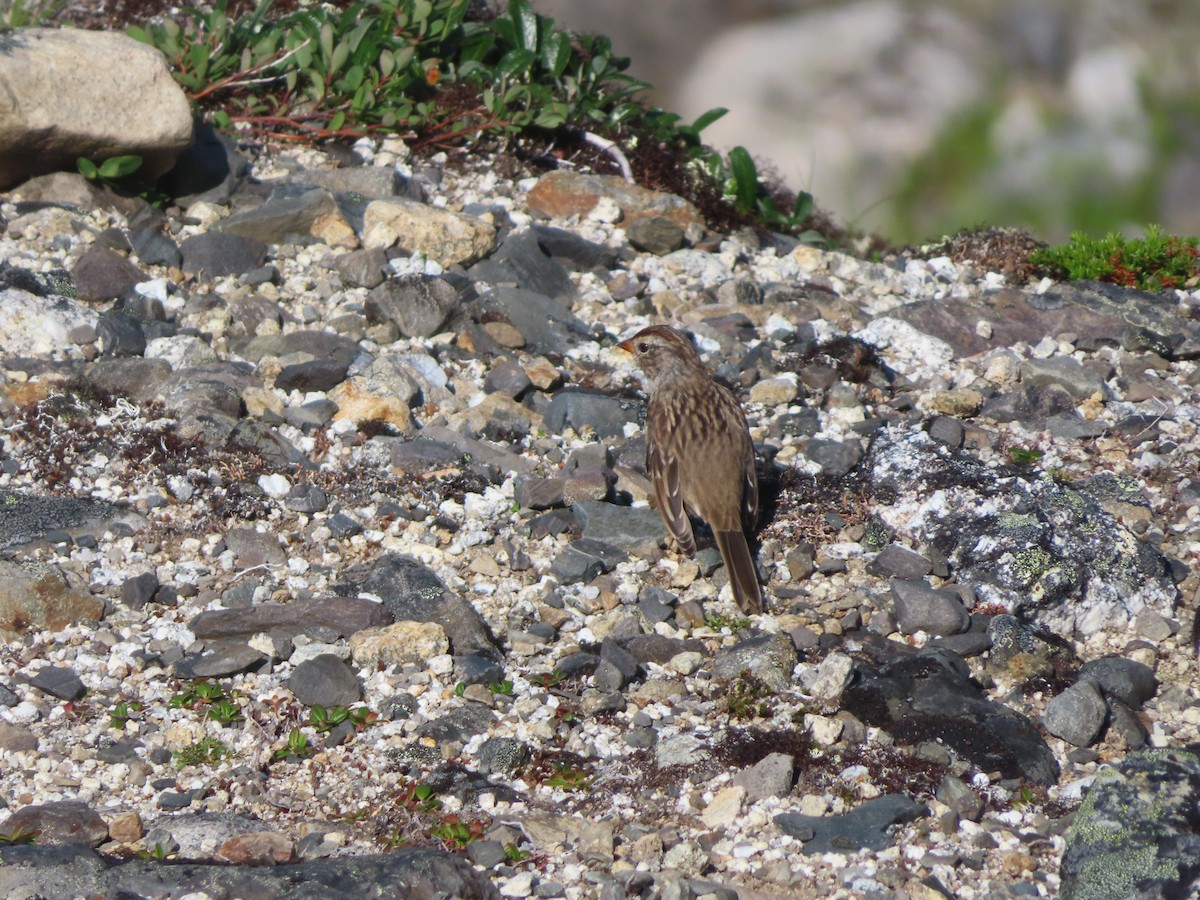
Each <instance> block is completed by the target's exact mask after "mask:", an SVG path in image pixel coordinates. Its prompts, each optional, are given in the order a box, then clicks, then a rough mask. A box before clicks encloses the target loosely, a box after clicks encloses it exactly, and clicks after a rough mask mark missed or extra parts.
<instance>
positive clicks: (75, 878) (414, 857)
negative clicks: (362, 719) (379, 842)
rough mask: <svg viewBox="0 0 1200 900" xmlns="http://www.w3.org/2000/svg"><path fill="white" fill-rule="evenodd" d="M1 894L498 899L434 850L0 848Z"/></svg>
mask: <svg viewBox="0 0 1200 900" xmlns="http://www.w3.org/2000/svg"><path fill="white" fill-rule="evenodd" d="M0 862H2V863H3V866H0V893H3V894H4V895H5V896H9V897H16V896H51V897H73V896H80V895H83V896H102V897H120V896H130V897H145V896H161V895H163V894H164V891H166V892H168V893H169V895H170V896H177V897H183V896H186V895H193V896H195V895H197V894H199V895H201V896H212V897H256V898H262V900H284V898H287V900H325V898H328V897H333V896H343V895H345V894H346V893H350V894H358V895H361V896H364V897H365V896H369V895H370V894H371V893H372V892H374V893H377V894H385V895H390V896H396V897H430V898H434V897H455V898H461V900H499V898H500V893H499V891H497V890H496V888H495V887H494V886H493V885H492V884H491V883H490V882H489V881H488V879H487V877H486V876H485V875H483V874H479V873H476V872H475V871H474V870H473V869H472V868H471V864H470V863H469V862H467V861H466V860H464V859H460V858H458V857H455V856H452V855H450V854H448V853H446V852H445V851H442V850H435V849H432V848H429V847H406V848H404V849H401V850H395V851H392V852H390V853H384V854H378V855H375V856H357V857H349V858H341V859H315V860H306V861H304V862H300V863H295V864H290V865H281V866H270V867H262V866H228V865H224V864H206V863H189V864H188V865H185V866H164V865H163V864H162V863H160V862H158V861H156V860H142V859H130V860H123V861H119V862H115V863H114V861H113V860H111V859H109V858H107V857H104V856H101V855H100V854H98V853H96V852H94V851H92V850H89V849H87V848H86V847H84V846H82V845H80V844H72V845H66V846H53V845H46V846H43V845H39V844H11V845H6V846H3V847H0Z"/></svg>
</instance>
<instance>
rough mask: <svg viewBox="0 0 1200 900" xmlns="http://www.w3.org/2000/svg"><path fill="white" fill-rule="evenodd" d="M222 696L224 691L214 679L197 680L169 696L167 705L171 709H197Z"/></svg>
mask: <svg viewBox="0 0 1200 900" xmlns="http://www.w3.org/2000/svg"><path fill="white" fill-rule="evenodd" d="M224 696H225V694H224V691H222V689H221V686H220V685H219V684H217V683H216V682H215V681H197V682H194V683H192V684H190V685H188V686H187V687H186V688H185V689H184V690H182V691H180V692H179V693H178V694H175V695H174V696H173V697H171V700H170V702H169V703H168V705H169V706H170V707H171V709H199V708H200V707H202V706H208V705H210V704H212V703H215V702H217V701H218V700H221V699H223V698H224Z"/></svg>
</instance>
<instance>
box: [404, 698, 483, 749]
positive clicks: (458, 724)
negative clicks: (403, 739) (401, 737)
mask: <svg viewBox="0 0 1200 900" xmlns="http://www.w3.org/2000/svg"><path fill="white" fill-rule="evenodd" d="M495 720H496V717H495V714H494V713H493V712H492V711H491V710H490V709H488V707H486V706H484V705H483V704H482V703H468V704H467V705H466V706H460V707H459V708H458V709H454V710H451V711H450V712H448V713H446V714H445V715H443V716H439V717H438V718H436V719H433V720H431V721H429V722H426V723H425V724H424V725H422V726H421V727H420V728H418V729H417V732H416V733H417V736H418V737H425V738H432V739H433V740H435V741H437V742H438V743H439V744H444V743H451V742H462V741H466V740H467V739H469V738H472V737H474V736H475V735H477V734H483V733H484V732H485V731H487V730H488V729H489V728H491V727H492V724H493V723H494V722H495Z"/></svg>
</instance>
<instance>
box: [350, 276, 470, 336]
mask: <svg viewBox="0 0 1200 900" xmlns="http://www.w3.org/2000/svg"><path fill="white" fill-rule="evenodd" d="M458 305H459V299H458V291H456V290H455V289H454V287H453V286H452V285H451V284H450V283H449V282H448V281H446V280H445V279H444V278H426V277H422V276H411V277H406V278H400V279H396V280H390V281H385V282H384V283H383V284H380V285H379V286H378V287H375V288H372V290H371V293H369V294H368V295H367V302H366V305H365V307H364V309H365V311H366V314H367V319H368V321H370V322H376V323H377V322H393V323H395V325H396V327H397V328H399V329H400V333H401V334H403V335H404V336H405V337H432V336H433V335H435V334H437V333H438V332H439V331H441V330H442V329H443V326H444V325H445V324H446V320H447V319H449V318H450V316H451V315H453V313H454V311H455V310H456V309H457V308H458Z"/></svg>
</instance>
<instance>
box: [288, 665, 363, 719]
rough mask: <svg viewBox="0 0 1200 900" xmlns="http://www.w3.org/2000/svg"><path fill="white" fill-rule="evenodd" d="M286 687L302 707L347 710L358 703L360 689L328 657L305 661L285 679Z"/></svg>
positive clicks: (355, 680) (346, 670) (350, 675)
mask: <svg viewBox="0 0 1200 900" xmlns="http://www.w3.org/2000/svg"><path fill="white" fill-rule="evenodd" d="M287 687H288V690H290V691H291V692H292V693H293V694H295V695H296V699H297V700H299V701H300V702H301V703H303V704H304V705H305V706H324V707H327V708H328V707H331V706H351V705H353V704H355V703H357V702H358V701H359V700H361V699H362V685H361V684H359V681H358V678H357V677H356V676H355V675H354V673H353V672H352V671H350V669H349V667H348V666H347V665H346V664H345V663H344V662H342V661H341V660H340V659H338V658H337V657H336V656H334V655H333V654H332V653H323V654H321V655H320V656H317V657H315V658H313V659H309V660H305V661H304V662H302V663H300V665H298V666H296V668H295V669H294V670H293V671H292V674H291V675H289V676H288V679H287Z"/></svg>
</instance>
